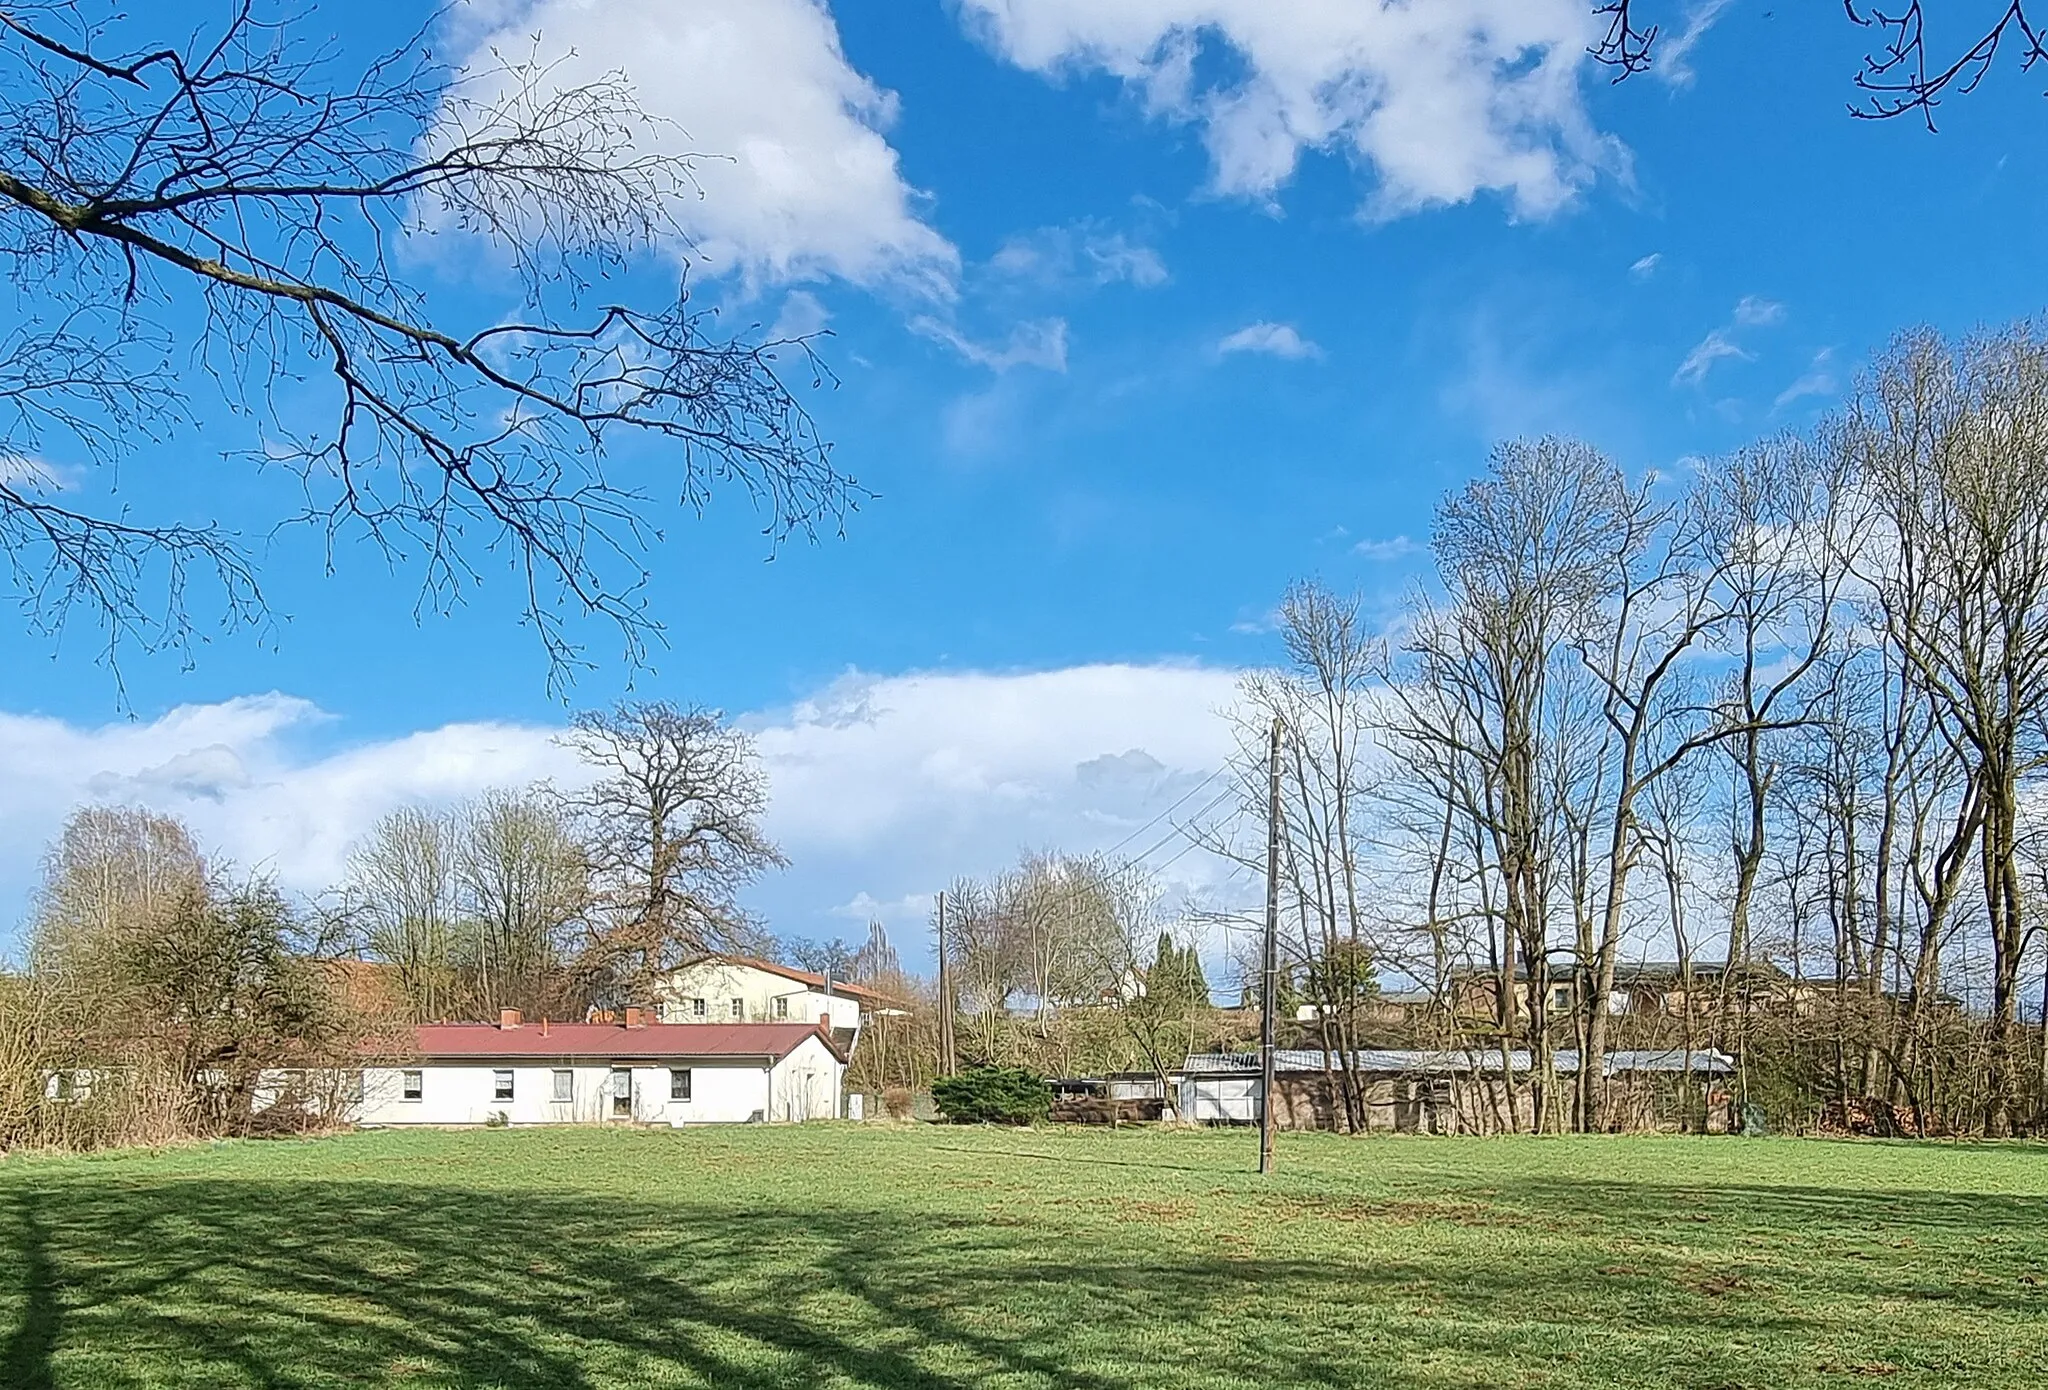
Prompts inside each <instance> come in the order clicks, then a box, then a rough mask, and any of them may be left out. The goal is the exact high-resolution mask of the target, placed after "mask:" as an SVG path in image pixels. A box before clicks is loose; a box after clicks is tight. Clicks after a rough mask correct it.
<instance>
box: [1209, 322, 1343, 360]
mask: <svg viewBox="0 0 2048 1390" xmlns="http://www.w3.org/2000/svg"><path fill="white" fill-rule="evenodd" d="M1216 351H1218V352H1220V353H1222V354H1224V355H1225V356H1229V355H1230V354H1231V353H1233V352H1263V353H1266V354H1268V355H1270V356H1273V357H1285V358H1287V359H1289V360H1290V361H1299V360H1300V359H1302V358H1304V357H1321V356H1322V355H1323V350H1322V349H1321V348H1319V347H1317V346H1316V345H1315V344H1314V343H1312V342H1310V341H1309V340H1308V339H1306V338H1304V337H1302V336H1301V334H1300V333H1298V332H1296V331H1295V329H1294V326H1293V325H1292V324H1285V323H1265V322H1260V323H1248V324H1246V325H1245V326H1244V327H1243V328H1240V329H1238V330H1237V331H1236V332H1235V333H1232V334H1230V335H1229V336H1228V337H1226V338H1224V339H1223V340H1222V341H1221V342H1219V343H1217V344H1216Z"/></svg>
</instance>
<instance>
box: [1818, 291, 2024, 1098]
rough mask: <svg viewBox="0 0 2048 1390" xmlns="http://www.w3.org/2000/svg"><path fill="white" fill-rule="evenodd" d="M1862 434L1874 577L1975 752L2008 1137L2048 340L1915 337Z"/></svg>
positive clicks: (1859, 418)
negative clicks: (1880, 536) (1875, 500)
mask: <svg viewBox="0 0 2048 1390" xmlns="http://www.w3.org/2000/svg"><path fill="white" fill-rule="evenodd" d="M1851 430H1852V436H1851V438H1852V443H1851V444H1850V447H1852V448H1854V449H1856V450H1857V451H1858V453H1859V456H1860V459H1861V461H1862V463H1863V466H1864V468H1865V470H1866V472H1865V476H1866V477H1867V479H1868V480H1869V483H1870V485H1871V486H1872V487H1873V488H1874V489H1876V490H1877V491H1878V494H1879V495H1880V496H1881V498H1882V499H1883V502H1884V504H1885V510H1886V516H1885V519H1886V521H1887V522H1888V523H1889V531H1888V534H1887V535H1886V537H1885V540H1886V542H1887V543H1888V544H1887V546H1886V548H1885V550H1883V551H1881V552H1879V554H1878V557H1877V559H1876V561H1875V562H1874V564H1873V568H1874V569H1875V571H1876V572H1875V576H1874V578H1875V581H1876V583H1877V584H1878V586H1879V587H1880V588H1881V589H1884V590H1887V591H1889V592H1891V593H1893V594H1894V595H1895V596H1896V598H1895V601H1894V603H1893V604H1892V605H1890V608H1892V609H1895V610H1896V611H1897V612H1899V613H1900V614H1901V616H1902V618H1903V617H1904V616H1905V615H1908V614H1910V615H1911V617H1912V621H1910V622H1904V621H1902V622H1901V623H1900V624H1899V628H1898V631H1896V632H1895V633H1894V634H1893V636H1894V640H1895V641H1896V643H1897V645H1898V648H1899V652H1900V654H1901V656H1902V657H1903V659H1904V660H1905V661H1906V662H1907V663H1909V664H1910V665H1911V667H1912V668H1913V671H1914V674H1915V676H1916V677H1917V678H1918V680H1919V681H1921V682H1922V683H1924V687H1925V689H1926V691H1927V693H1928V695H1929V697H1930V698H1931V699H1932V700H1933V702H1934V704H1935V706H1936V708H1937V709H1938V710H1939V712H1940V715H1941V717H1942V718H1943V719H1944V720H1945V721H1946V722H1947V723H1948V724H1949V725H1950V727H1951V728H1952V729H1953V730H1954V732H1955V734H1956V736H1957V737H1958V738H1959V739H1960V741H1961V742H1962V743H1963V744H1964V745H1965V746H1966V747H1967V748H1968V750H1969V757H1970V762H1971V769H1972V774H1973V777H1974V779H1975V782H1976V789H1975V790H1976V795H1977V796H1978V797H1979V798H1980V805H1979V814H1980V815H1981V822H1980V829H1979V833H1978V846H1979V856H1978V857H1979V873H1980V875H1981V878H1982V886H1983V889H1984V895H1985V906H1986V914H1987V929H1988V933H1989V938H1990V945H1991V951H1992V982H1991V996H1992V998H1991V1006H1992V1019H1993V1028H1994V1037H1993V1046H1992V1049H1991V1065H1992V1068H1993V1070H1992V1074H1991V1075H1990V1077H1989V1078H1988V1095H1987V1097H1986V1106H1987V1110H1986V1123H1987V1127H1988V1128H1989V1129H1990V1130H1991V1131H1992V1132H1993V1133H2002V1132H2004V1131H2005V1130H2006V1129H2007V1128H2008V1127H2009V1126H2010V1124H2011V1107H2012V1103H2013V1093H2012V1082H2013V1075H2012V1068H2013V1065H2014V1058H2013V1056H2012V1055H2011V1045H2012V1042H2013V1040H2014V1037H2015V1030H2016V1024H2017V1008H2018V991H2019V968H2020V962H2021V958H2022V956H2023V954H2024V951H2025V944H2026V939H2027V923H2026V908H2025V902H2024V894H2023V890H2022V884H2021V882H2020V866H2019V839H2020V788H2021V786H2022V785H2023V783H2025V782H2026V781H2028V780H2029V779H2030V778H2032V777H2033V776H2034V775H2035V774H2036V773H2037V772H2038V771H2039V770H2040V769H2041V767H2042V765H2043V758H2044V757H2048V740H2044V729H2043V726H2042V711H2043V709H2048V336H2044V334H2043V331H2042V330H2041V329H2040V328H2039V327H2038V326H2036V325H2033V324H2020V325H2016V326H2014V327H2013V328H2010V329H2007V330H2004V331H2002V332H1996V333H1985V334H1980V335H1976V336H1973V337H1971V338H1968V339H1965V340H1964V341H1962V342H1960V343H1956V344H1950V343H1948V342H1945V341H1943V340H1942V339H1940V338H1938V337H1936V336H1935V335H1933V334H1932V333H1925V332H1922V333H1915V334H1907V335H1905V336H1903V337H1901V338H1900V339H1899V340H1898V341H1897V342H1896V343H1895V345H1894V346H1893V348H1892V349H1891V351H1890V352H1889V353H1887V354H1886V355H1885V357H1884V358H1883V359H1882V360H1881V361H1880V362H1879V364H1878V365H1877V368H1876V370H1875V371H1874V373H1873V375H1872V378H1871V381H1870V383H1869V386H1868V388H1867V390H1866V391H1865V392H1864V394H1863V397H1862V399H1861V400H1860V401H1859V402H1858V404H1857V407H1856V411H1855V415H1854V417H1853V420H1852V423H1851ZM1909 591H1910V592H1911V594H1912V600H1911V602H1910V603H1909V602H1908V601H1907V600H1906V594H1907V593H1908V592H1909Z"/></svg>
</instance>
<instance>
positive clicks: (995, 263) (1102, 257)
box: [988, 225, 1169, 289]
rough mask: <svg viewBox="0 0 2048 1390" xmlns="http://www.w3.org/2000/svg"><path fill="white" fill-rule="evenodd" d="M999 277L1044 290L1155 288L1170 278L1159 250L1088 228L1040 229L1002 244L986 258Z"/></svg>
mask: <svg viewBox="0 0 2048 1390" xmlns="http://www.w3.org/2000/svg"><path fill="white" fill-rule="evenodd" d="M988 264H989V269H990V270H992V271H994V272H995V273H997V274H998V275H1003V276H1008V277H1012V278H1015V279H1019V280H1027V281H1032V282H1035V283H1038V284H1042V285H1046V286H1059V285H1065V284H1073V283H1080V284H1085V285H1095V286H1100V285H1113V284H1116V283H1118V282H1120V281H1128V282H1129V283H1130V284H1133V285H1136V286H1137V287H1138V288H1139V289H1153V288H1155V287H1157V286H1159V285H1163V284H1165V283H1166V281H1167V279H1168V278H1169V277H1168V275H1167V271H1166V262H1165V261H1164V260H1162V259H1161V258H1160V255H1159V253H1158V252H1157V251H1155V250H1153V249H1152V248H1151V247H1150V246H1147V245H1145V244H1144V243H1143V242H1140V241H1136V240H1134V239H1132V238H1131V237H1130V236H1129V235H1128V234H1126V233H1124V232H1107V231H1103V230H1101V229H1099V228H1095V227H1091V226H1086V225H1084V226H1081V227H1040V228H1038V229H1037V230H1036V231H1031V232H1020V233H1018V234H1017V235H1015V236H1012V237H1010V238H1008V239H1006V240H1005V241H1004V242H1003V244H1002V245H1001V246H999V247H998V248H996V253H995V255H993V256H991V257H989V263H988Z"/></svg>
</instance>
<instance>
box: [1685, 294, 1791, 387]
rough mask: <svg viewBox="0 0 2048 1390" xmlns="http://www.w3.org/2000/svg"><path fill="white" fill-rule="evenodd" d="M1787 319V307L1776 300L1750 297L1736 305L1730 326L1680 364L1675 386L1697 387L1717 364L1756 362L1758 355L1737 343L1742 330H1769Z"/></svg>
mask: <svg viewBox="0 0 2048 1390" xmlns="http://www.w3.org/2000/svg"><path fill="white" fill-rule="evenodd" d="M1784 319H1785V306H1784V305H1783V304H1780V303H1779V302H1778V301H1776V300H1775V299H1764V298H1762V297H1761V296H1758V295H1753V294H1746V295H1744V296H1742V298H1741V299H1739V300H1737V301H1736V303H1735V309H1734V311H1733V312H1732V313H1730V314H1729V316H1728V322H1727V323H1725V324H1723V325H1722V326H1721V327H1719V328H1716V329H1714V330H1713V331H1712V332H1710V333H1708V334H1707V336H1706V337H1704V338H1702V339H1700V341H1699V343H1698V345H1697V346H1695V347H1694V348H1693V350H1692V351H1691V352H1688V353H1687V354H1686V355H1685V360H1684V361H1683V362H1681V363H1679V364H1678V370H1677V371H1675V372H1673V373H1672V374H1671V384H1672V385H1674V386H1697V385H1699V384H1700V383H1701V382H1703V381H1705V380H1706V379H1707V373H1709V372H1711V371H1713V370H1714V364H1715V363H1717V362H1725V361H1728V360H1730V359H1731V358H1732V359H1734V360H1735V361H1738V362H1749V361H1754V360H1755V358H1756V354H1755V353H1753V352H1751V351H1750V350H1749V349H1748V348H1746V347H1744V346H1743V345H1742V344H1741V343H1740V342H1738V341H1737V333H1738V330H1741V329H1745V328H1769V327H1771V326H1772V325H1774V324H1778V323H1782V322H1784Z"/></svg>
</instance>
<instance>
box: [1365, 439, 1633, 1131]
mask: <svg viewBox="0 0 2048 1390" xmlns="http://www.w3.org/2000/svg"><path fill="white" fill-rule="evenodd" d="M1630 496H1631V494H1630V493H1629V490H1628V488H1627V486H1626V484H1625V483H1624V481H1623V479H1622V477H1621V474H1620V472H1619V470H1617V469H1616V468H1615V467H1614V465H1613V464H1612V463H1611V462H1609V461H1608V460H1607V459H1606V458H1604V457H1603V456H1601V455H1600V454H1599V453H1598V452H1597V451H1596V450H1593V449H1591V448H1589V447H1588V446H1586V445H1584V444H1581V443H1578V442H1577V441H1573V440H1564V439H1549V438H1547V439H1542V440H1537V441H1516V442H1513V443H1509V444H1504V445H1502V446H1500V447H1499V448H1497V449H1496V450H1495V451H1494V453H1493V456H1492V458H1491V459H1490V460H1489V464H1488V469H1487V474H1486V476H1485V477H1484V478H1482V479H1480V480H1477V481H1475V482H1473V483H1470V484H1468V485H1467V486H1466V487H1465V488H1464V489H1462V490H1461V491H1458V492H1454V493H1452V494H1450V495H1449V496H1447V497H1446V498H1445V499H1444V501H1443V502H1442V504H1441V505H1440V506H1439V508H1438V511H1437V520H1436V531H1435V535H1434V546H1435V551H1436V556H1437V562H1438V568H1439V573H1440V577H1441V579H1442V583H1443V586H1444V589H1445V591H1446V600H1445V602H1444V603H1443V604H1442V605H1441V606H1437V605H1433V604H1430V603H1427V602H1423V601H1418V605H1417V611H1416V614H1415V617H1414V621H1413V624H1412V627H1411V635H1410V637H1409V639H1408V642H1407V645H1406V651H1407V656H1408V666H1407V668H1406V672H1405V678H1404V679H1402V680H1399V681H1397V682H1396V683H1395V687H1394V688H1395V689H1396V690H1397V691H1400V692H1402V699H1403V708H1402V711H1401V714H1400V716H1399V728H1398V737H1400V738H1401V739H1402V740H1404V741H1406V742H1409V743H1419V744H1429V745H1435V746H1436V747H1437V748H1439V749H1443V750H1446V751H1448V752H1450V753H1452V754H1455V756H1456V757H1457V758H1459V759H1462V760H1464V761H1465V762H1467V763H1469V765H1470V768H1471V780H1472V784H1473V787H1474V789H1475V790H1476V791H1477V793H1478V795H1477V798H1476V800H1475V802H1474V809H1475V810H1476V811H1477V814H1478V821H1479V825H1480V828H1481V829H1482V831H1483V835H1484V839H1485V841H1486V845H1487V851H1488V854H1489V857H1490V860H1491V865H1492V870H1493V872H1494V874H1495V875H1496V876H1497V896H1496V898H1495V901H1497V902H1498V904H1499V911H1500V921H1501V927H1502V941H1503V946H1504V950H1503V953H1502V955H1503V959H1502V960H1501V965H1500V979H1499V986H1498V995H1499V1004H1498V1006H1499V1008H1500V1010H1501V1023H1502V1034H1503V1047H1505V1046H1506V1042H1505V1039H1506V1037H1507V1036H1508V1035H1509V1034H1510V1033H1511V1032H1512V1031H1514V1024H1515V1023H1516V1021H1517V1010H1516V1009H1515V1008H1514V1007H1513V1004H1512V1001H1511V998H1510V990H1511V988H1512V986H1513V985H1514V984H1516V983H1519V984H1520V985H1521V988H1522V1003H1521V1009H1520V1019H1521V1022H1522V1024H1523V1027H1524V1028H1525V1029H1526V1036H1527V1038H1528V1042H1529V1046H1530V1050H1531V1053H1532V1058H1531V1062H1532V1078H1533V1080H1532V1085H1533V1089H1534V1107H1535V1108H1534V1118H1533V1120H1532V1123H1534V1124H1536V1125H1537V1126H1538V1127H1545V1126H1550V1125H1555V1124H1558V1123H1561V1122H1562V1120H1563V1118H1564V1115H1563V1111H1562V1109H1561V1108H1560V1107H1559V1106H1558V1104H1557V1102H1558V1099H1559V1097H1558V1095H1557V1092H1556V1082H1555V1074H1556V1073H1555V1064H1554V1060H1553V1057H1554V1048H1553V1045H1552V1040H1551V1017H1550V1014H1551V988H1550V986H1551V977H1552V969H1551V955H1552V940H1551V918H1552V913H1553V911H1554V908H1555V903H1554V901H1553V897H1554V889H1555V887H1556V884H1557V879H1558V875H1559V873H1560V872H1562V871H1563V869H1564V868H1565V867H1566V865H1567V864H1568V862H1569V860H1568V858H1567V859H1566V860H1565V862H1564V863H1561V862H1560V859H1561V856H1560V854H1559V850H1560V831H1561V830H1562V829H1563V827H1564V818H1563V816H1562V814H1561V812H1562V810H1563V809H1564V808H1563V807H1561V805H1560V800H1561V794H1562V792H1563V790H1564V789H1565V788H1567V787H1569V786H1570V785H1571V784H1572V781H1573V778H1574V776H1576V775H1577V774H1575V773H1574V772H1573V771H1572V769H1573V768H1574V766H1575V765H1576V764H1578V763H1579V761H1580V760H1581V759H1584V758H1585V757H1586V754H1587V751H1588V750H1587V748H1586V747H1585V746H1584V743H1583V739H1584V737H1585V734H1584V721H1583V720H1582V719H1579V718H1578V717H1576V715H1575V713H1574V712H1573V711H1572V709H1571V708H1570V707H1569V697H1570V691H1569V681H1570V677H1569V676H1568V675H1567V674H1566V672H1568V671H1569V672H1577V671H1580V670H1582V669H1583V664H1582V663H1581V662H1579V661H1578V659H1577V658H1576V657H1575V656H1574V655H1573V652H1574V649H1575V644H1577V643H1578V642H1580V641H1582V640H1583V639H1585V638H1586V637H1587V636H1588V635H1589V634H1591V633H1592V632H1594V631H1595V630H1596V625H1597V622H1598V620H1599V618H1600V615H1601V611H1602V606H1603V604H1605V603H1606V602H1607V601H1608V599H1609V598H1610V596H1611V594H1612V592H1613V585H1614V582H1615V576H1614V557H1615V556H1616V555H1617V554H1619V553H1621V552H1622V551H1623V549H1624V548H1625V547H1626V546H1627V545H1628V543H1629V536H1630V530H1629V528H1630V521H1629V516H1630V510H1629V509H1630Z"/></svg>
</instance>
